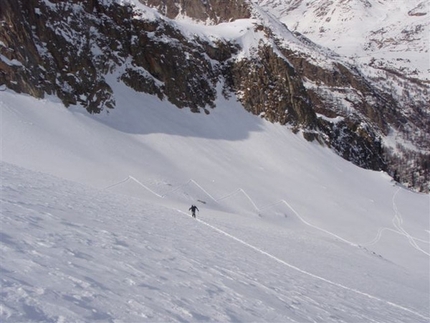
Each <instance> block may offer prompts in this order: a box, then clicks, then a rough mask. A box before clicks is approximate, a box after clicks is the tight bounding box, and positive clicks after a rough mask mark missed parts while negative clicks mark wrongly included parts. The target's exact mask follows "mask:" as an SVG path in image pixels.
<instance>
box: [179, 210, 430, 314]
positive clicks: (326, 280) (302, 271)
mask: <svg viewBox="0 0 430 323" xmlns="http://www.w3.org/2000/svg"><path fill="white" fill-rule="evenodd" d="M177 211H178V212H180V213H182V214H185V215H187V216H189V215H188V214H187V213H185V212H183V211H181V210H177ZM294 212H295V211H294ZM195 220H196V221H198V222H200V223H201V224H204V225H206V226H207V227H209V228H211V229H213V230H215V231H217V232H218V233H221V234H223V235H225V236H227V237H229V238H230V239H233V240H235V241H236V242H239V243H241V244H243V245H244V246H247V247H248V248H251V249H253V250H255V251H257V252H258V253H260V254H262V255H264V256H267V257H269V258H271V259H273V260H275V261H276V262H278V263H280V264H282V265H284V266H287V267H289V268H291V269H293V270H295V271H298V272H300V273H302V274H304V275H307V276H309V277H312V278H315V279H317V280H320V281H323V282H325V283H327V284H330V285H333V286H336V287H338V288H341V289H344V290H347V291H350V292H353V293H356V294H358V295H361V296H365V297H367V298H370V299H372V300H375V301H378V302H382V303H385V304H387V305H390V306H392V307H396V308H398V309H400V310H403V311H405V312H408V313H411V314H414V315H416V316H418V317H420V318H422V319H424V320H430V317H426V316H424V315H422V314H420V313H418V312H415V311H413V310H411V309H409V308H407V307H404V306H401V305H398V304H396V303H393V302H390V301H387V300H384V299H382V298H379V297H376V296H373V295H370V294H368V293H365V292H361V291H359V290H357V289H354V288H350V287H347V286H345V285H342V284H339V283H336V282H333V281H331V280H329V279H326V278H324V277H321V276H318V275H315V274H312V273H310V272H308V271H306V270H303V269H300V268H299V267H296V266H294V265H291V264H290V263H288V262H286V261H284V260H282V259H279V258H278V257H275V256H274V255H272V254H270V253H268V252H266V251H264V250H262V249H259V248H257V247H255V246H253V245H252V244H249V243H247V242H246V241H244V240H242V239H239V238H237V237H235V236H233V235H231V234H229V233H227V232H225V231H223V230H221V229H219V228H217V227H215V226H213V225H211V224H209V223H207V222H205V221H202V220H200V219H197V218H196V219H195Z"/></svg>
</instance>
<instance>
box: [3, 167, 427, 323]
mask: <svg viewBox="0 0 430 323" xmlns="http://www.w3.org/2000/svg"><path fill="white" fill-rule="evenodd" d="M5 174H9V173H8V172H5ZM14 176H15V177H17V176H22V177H26V178H28V173H27V174H26V173H24V174H21V173H17V174H16V175H14ZM4 183H5V186H4V188H5V193H6V194H5V195H4V196H2V205H3V206H4V209H3V210H4V212H5V213H4V220H6V221H5V225H7V227H14V230H18V231H19V232H20V233H19V234H16V235H15V234H13V233H11V234H12V235H13V236H10V235H9V234H7V233H4V234H2V236H1V241H2V243H4V246H2V248H3V247H4V249H3V251H4V250H10V248H11V247H13V248H12V249H14V250H17V253H16V255H17V257H16V259H13V258H9V259H6V260H5V264H4V265H5V268H3V266H2V270H4V271H3V274H4V278H5V279H3V280H2V282H1V286H2V293H3V295H4V300H5V301H6V300H7V301H8V302H9V303H7V304H11V303H10V302H11V298H12V297H13V298H14V299H17V300H19V303H21V304H22V308H23V310H24V312H25V313H23V314H22V315H25V316H24V317H26V318H27V319H28V320H26V321H24V320H19V319H16V318H17V316H14V315H15V314H14V313H15V312H16V310H17V309H16V308H12V307H7V306H5V307H2V308H1V311H0V312H1V313H0V317H3V318H4V319H5V321H6V322H29V321H31V322H51V323H54V322H64V323H66V322H69V321H71V320H70V318H71V317H72V316H71V315H72V314H71V313H69V312H68V311H70V312H76V313H82V314H83V313H85V316H84V319H83V318H82V319H80V320H73V322H91V321H106V322H112V323H114V322H115V323H116V322H124V323H125V322H126V321H123V320H121V319H114V318H115V317H119V316H118V315H119V314H118V311H119V310H120V311H122V312H121V313H122V315H123V318H125V317H127V315H134V317H137V316H140V318H141V321H142V322H161V321H163V322H167V321H171V322H191V321H210V317H209V316H203V315H202V314H201V313H204V310H201V312H198V311H196V310H194V307H193V304H194V303H193V302H190V301H188V298H189V295H188V297H187V293H195V292H198V293H201V292H202V290H203V292H207V293H209V294H211V293H212V294H213V295H217V297H214V299H215V300H218V302H219V301H220V300H219V298H221V299H222V298H223V297H226V296H223V295H230V296H228V297H234V299H230V300H231V302H233V305H235V306H239V308H238V311H243V312H242V313H241V312H239V313H241V315H245V314H244V313H246V311H247V310H248V311H252V312H253V313H252V314H253V315H267V316H266V317H269V318H270V317H272V318H275V320H272V321H273V322H297V323H301V322H304V321H306V322H324V318H325V319H326V320H327V319H329V320H330V321H332V322H335V321H339V322H349V320H344V319H342V318H341V317H342V314H343V315H346V316H347V317H349V318H350V319H351V318H353V317H355V320H356V321H355V322H364V321H366V322H372V321H373V322H382V321H384V320H387V322H389V321H390V322H402V320H401V317H403V318H404V319H407V321H409V320H410V321H411V322H414V321H413V318H412V317H415V318H416V320H415V321H416V322H426V321H428V320H429V319H430V318H429V317H426V316H425V315H423V314H421V313H419V312H417V311H414V310H412V309H410V308H407V307H405V306H401V305H398V304H397V303H394V302H391V301H388V300H385V299H383V298H381V297H376V296H373V295H371V294H369V293H365V292H362V291H359V290H357V289H354V288H350V287H347V286H346V285H344V284H340V283H337V282H336V281H333V280H330V279H326V278H324V277H322V276H320V275H316V274H313V273H311V272H309V271H306V270H303V269H302V268H300V267H297V266H294V265H292V264H291V263H289V262H287V261H284V260H282V259H281V258H279V257H276V256H274V255H273V254H271V253H269V252H266V251H264V250H263V249H262V248H259V247H256V246H255V245H254V244H251V243H248V242H246V241H245V240H243V239H240V238H238V237H237V236H236V235H234V234H230V233H228V232H227V231H225V230H221V229H220V228H218V227H217V226H214V225H211V224H209V223H207V222H205V221H203V220H201V219H198V218H197V219H191V218H190V221H191V222H189V223H187V224H185V223H183V224H181V225H180V226H177V225H178V224H180V223H181V222H183V221H182V220H180V219H178V220H177V221H179V222H178V223H172V224H171V225H170V226H166V225H165V224H164V223H163V222H164V220H165V219H167V218H166V216H167V214H168V213H176V212H177V213H179V214H183V215H185V216H186V217H190V215H189V214H187V213H186V212H183V211H182V210H180V209H174V208H165V207H164V208H163V209H160V210H159V209H158V208H155V207H151V208H150V209H149V210H147V211H146V212H148V211H149V213H148V215H149V217H144V218H142V217H140V216H137V215H136V214H134V215H128V217H127V221H124V220H123V216H124V215H127V212H130V211H136V210H137V208H136V205H137V206H138V207H141V206H144V205H145V204H143V205H140V204H139V203H140V202H133V199H128V198H126V197H125V200H121V199H122V197H118V198H119V201H121V203H124V202H125V203H128V202H129V203H131V204H134V203H135V205H134V206H131V208H129V209H126V210H123V211H125V212H124V213H121V212H120V211H121V207H124V205H122V204H118V203H119V202H118V201H115V197H114V196H112V195H102V194H100V193H101V192H103V190H100V192H98V191H97V190H92V189H91V190H89V189H88V188H86V187H83V186H81V185H78V186H76V187H72V188H69V187H68V186H67V184H66V183H65V182H60V183H57V182H46V183H45V182H42V181H41V180H40V179H39V178H32V177H30V178H29V179H27V182H24V181H16V182H13V181H10V180H9V179H8V180H6V181H5V182H4ZM52 183H54V184H52ZM65 184H66V185H65ZM74 185H77V184H74ZM76 190H78V191H79V192H81V191H82V193H81V194H82V196H80V195H78V194H76V193H77V191H76ZM114 195H115V194H114ZM23 197H26V198H23ZM80 199H84V200H83V201H81V200H80ZM135 200H136V201H138V200H140V199H135ZM142 202H143V200H142ZM99 203H102V204H99ZM74 204H76V205H74ZM103 204H107V206H106V209H104V208H102V207H101V206H100V205H103ZM75 206H76V207H77V208H76V207H75ZM148 206H149V205H148ZM112 207H113V209H112ZM152 208H153V209H152ZM18 209H19V210H18ZM84 210H85V214H82V213H81V212H83V211H84ZM103 211H105V212H106V211H108V212H109V213H108V214H104V213H103ZM159 211H164V212H163V213H166V215H162V214H158V216H157V213H159ZM166 211H167V212H166ZM169 211H171V212H169ZM2 213H3V211H2ZM72 215H77V217H76V218H75V217H74V216H72ZM106 215H107V217H106ZM160 216H161V219H160ZM111 217H112V218H111ZM174 218H175V217H172V218H169V219H171V220H172V219H174ZM157 219H158V220H157ZM152 221H156V222H152ZM194 223H196V224H197V226H195V225H194ZM182 225H186V226H187V230H189V231H190V233H191V232H194V233H193V234H194V235H195V234H198V235H201V236H204V237H207V236H208V239H209V241H224V240H223V239H218V238H216V237H215V236H213V235H210V234H209V233H208V232H205V230H202V229H199V228H198V226H201V225H203V226H206V227H208V228H209V229H210V230H213V231H214V232H216V234H221V235H222V236H225V237H227V238H228V239H230V240H233V241H235V242H236V243H237V244H238V245H242V246H245V247H246V248H248V249H250V250H253V251H254V252H256V253H258V254H259V255H262V256H263V257H267V258H269V259H270V260H272V261H274V262H276V263H278V264H280V265H281V266H285V267H287V268H289V269H291V270H292V271H293V272H297V273H298V274H299V276H304V277H310V278H312V280H316V281H319V282H322V284H323V285H321V286H319V287H318V288H320V289H319V290H315V291H314V292H312V293H310V292H309V290H308V289H307V288H306V287H304V286H302V284H304V283H305V282H307V281H308V280H307V279H303V278H300V277H299V276H297V277H294V276H292V275H291V274H287V272H283V271H282V270H279V269H277V270H275V271H274V273H276V272H279V273H282V275H283V277H284V279H281V280H280V281H279V283H281V281H282V280H284V281H288V280H293V281H292V282H290V283H289V284H285V283H283V285H282V286H280V287H279V288H278V287H277V285H274V282H275V281H273V277H272V278H271V279H272V280H267V281H266V280H261V281H260V280H259V279H261V278H262V277H265V273H261V274H259V275H256V272H253V270H252V269H253V268H252V266H253V265H254V264H256V263H264V264H265V265H264V266H263V267H262V268H266V267H267V268H271V267H272V266H273V265H271V264H270V262H268V263H265V262H262V261H261V260H257V259H255V260H254V261H255V262H252V263H251V264H248V265H247V266H248V267H240V265H236V263H231V262H230V261H231V260H228V259H227V262H223V263H221V262H220V259H213V260H212V262H211V263H209V264H208V263H206V261H207V259H205V258H203V259H201V258H199V256H195V254H194V252H196V250H193V249H192V248H191V249H181V248H179V249H176V250H175V252H172V251H173V250H172V249H171V248H173V247H172V246H169V244H167V245H166V244H165V243H166V242H164V245H163V243H157V242H162V241H168V243H169V242H170V243H172V244H174V243H175V242H180V240H176V239H177V238H178V236H177V235H176V237H173V240H169V239H171V238H172V236H175V235H174V234H173V232H174V231H175V230H177V229H182V230H183V228H184V227H183V226H182ZM51 226H53V227H52V228H51ZM116 226H118V229H120V230H116V229H115V227H116ZM159 226H161V227H166V228H165V230H164V231H163V230H161V231H160V228H161V227H159ZM48 228H50V229H51V230H47V229H48ZM58 229H61V230H60V231H58ZM141 230H143V232H141ZM57 231H58V232H57ZM8 233H9V232H8ZM124 233H126V234H127V235H126V236H124V235H123V234H124ZM209 237H210V238H209ZM194 238H196V236H194ZM146 239H148V241H147V240H146ZM203 241H204V240H200V243H201V242H203ZM135 243H138V244H135ZM208 246H209V245H208ZM208 246H205V245H202V246H198V245H197V246H196V247H197V248H198V249H200V250H206V248H207V247H208ZM220 246H221V247H222V246H226V247H227V246H228V248H231V249H232V250H238V251H239V252H240V253H241V254H242V253H244V252H243V250H241V249H237V248H236V247H235V246H233V245H232V244H229V243H227V242H226V241H224V242H223V243H222V244H221V245H220ZM218 249H219V248H218ZM8 252H10V251H8ZM100 252H101V254H99V253H100ZM207 252H209V254H208V256H209V257H211V256H215V257H223V255H224V253H223V252H219V250H217V249H216V248H215V249H212V250H211V249H209V250H207ZM6 254H7V253H6ZM11 255H14V254H11ZM199 255H200V256H202V255H201V254H199ZM96 257H97V258H96ZM142 257H143V258H142ZM145 257H147V259H145ZM245 257H252V258H256V257H255V256H253V255H252V253H250V254H248V255H245ZM54 258H59V259H58V260H54ZM52 261H54V262H52ZM56 261H58V262H56ZM237 261H239V262H240V261H242V260H241V259H237ZM110 262H112V263H110ZM13 264H18V266H17V267H16V268H15V269H14V271H10V269H11V265H13ZM242 266H243V264H242ZM154 269H158V270H159V271H154ZM260 270H261V269H260ZM28 272H32V273H34V277H27V275H26V273H28ZM175 273H177V274H175ZM99 275H101V276H99ZM166 275H169V276H166ZM176 275H179V276H176ZM203 275H205V276H203ZM272 275H273V273H272ZM190 277H191V278H190ZM207 277H210V278H211V280H208V279H207ZM275 277H276V276H275ZM288 278H289V279H288ZM186 279H189V280H190V281H193V280H197V285H201V286H202V287H200V289H199V290H194V288H197V287H196V286H197V285H196V286H194V285H190V284H191V283H190V282H188V281H187V280H186ZM278 279H279V278H278ZM44 280H45V281H44ZM36 281H37V282H36ZM215 282H216V284H217V285H212V284H215ZM307 283H310V284H314V285H315V283H312V282H307ZM164 284H167V286H168V287H163V286H164ZM325 284H326V285H327V286H324V285H325ZM58 286H61V289H58ZM328 286H332V287H334V289H333V288H329V287H328ZM136 288H138V289H136ZM139 288H140V290H139ZM166 288H167V289H166ZM254 289H255V291H253V290H254ZM179 290H180V293H179V294H177V293H178V291H179ZM336 290H339V292H338V291H336ZM125 291H128V292H125ZM257 291H259V292H258V293H257ZM340 291H344V292H343V293H342V292H340ZM121 293H124V294H123V295H124V296H125V297H129V298H130V299H129V300H127V299H125V300H122V299H121V301H120V300H118V298H117V297H121V295H122V294H121ZM136 293H137V294H136ZM254 293H257V294H258V295H260V294H262V296H259V297H257V296H256V294H254ZM131 295H134V296H131ZM352 295H356V296H352ZM247 296H248V297H250V299H248V298H247ZM330 296H331V297H336V300H337V301H339V300H340V299H349V300H350V301H349V302H346V303H342V302H340V303H339V304H336V305H335V306H333V304H331V303H330V302H328V303H326V302H324V300H323V299H324V297H327V300H328V299H331V298H330ZM260 297H262V298H260ZM266 298H269V299H270V301H269V302H268V303H267V304H260V303H259V302H261V300H262V299H266ZM351 299H352V300H353V301H351ZM366 299H367V300H369V301H370V303H369V301H366ZM112 300H116V301H117V302H118V304H119V305H116V304H115V305H114V306H112V305H113V304H111V303H110V302H112ZM197 300H199V299H197ZM2 302H3V300H2ZM56 302H61V303H59V305H60V304H61V305H60V306H61V307H60V308H61V309H62V310H63V311H64V310H66V308H67V311H66V312H64V313H62V315H57V316H55V317H54V316H53V315H54V314H52V313H58V311H56V310H55V307H56V306H55V304H56ZM64 302H68V303H66V305H67V306H66V307H65V305H64ZM106 302H108V303H106ZM275 302H278V303H280V304H283V307H282V308H284V310H283V312H284V313H279V314H280V315H281V316H270V315H276V307H274V309H275V314H271V311H272V310H273V309H271V306H274V305H273V304H275ZM107 305H110V306H111V307H106V306H107ZM200 305H201V306H205V304H200ZM124 306H127V307H126V308H125V309H124ZM214 306H215V308H216V306H219V303H215V304H212V309H213V307H214ZM361 306H364V309H361ZM366 308H368V309H372V311H371V312H370V313H367V312H366V310H365V309H366ZM390 308H392V310H390ZM278 309H280V308H278ZM360 309H361V311H360ZM289 312H291V315H289V314H288V313H289ZM211 313H212V314H213V315H215V313H214V311H213V310H212V312H211ZM225 313H226V314H225V315H227V316H225V315H224V316H223V315H222V314H218V315H220V316H218V317H212V318H211V319H212V320H215V321H217V322H224V321H231V322H239V321H246V318H245V317H246V316H242V318H240V317H235V314H237V313H234V312H231V313H230V312H229V311H228V310H226V311H225ZM316 313H317V315H318V317H319V319H320V320H318V319H317V317H316V316H314V315H316ZM375 313H378V316H379V319H377V318H375V317H373V315H375ZM400 313H408V315H409V316H404V315H405V314H400ZM310 315H312V316H313V317H314V318H312V317H311V316H310ZM338 315H340V316H338ZM385 315H387V317H386V318H385V317H384V316H385ZM411 315H412V317H411ZM129 317H132V316H129ZM257 317H259V318H260V319H262V316H249V318H250V319H251V318H252V319H253V321H254V320H255V319H256V318H257ZM10 318H12V319H13V318H15V319H16V320H14V321H12V320H10ZM244 318H245V319H244ZM276 318H277V320H276ZM280 319H282V320H281V321H280ZM391 319H392V320H391ZM423 320H424V321H423ZM133 322H137V321H133Z"/></svg>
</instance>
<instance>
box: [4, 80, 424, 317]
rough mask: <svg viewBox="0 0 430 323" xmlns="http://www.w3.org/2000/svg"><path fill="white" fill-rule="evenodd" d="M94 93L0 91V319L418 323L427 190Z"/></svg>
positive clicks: (272, 133)
mask: <svg viewBox="0 0 430 323" xmlns="http://www.w3.org/2000/svg"><path fill="white" fill-rule="evenodd" d="M110 83H111V84H110V85H111V86H112V87H113V88H114V89H115V97H116V100H117V108H116V109H115V110H111V111H109V113H107V112H106V111H104V112H103V113H102V114H100V115H88V114H87V113H86V112H85V110H84V109H83V108H81V107H71V108H69V109H66V108H64V107H63V106H62V105H61V104H60V103H59V101H58V100H57V99H55V98H53V97H47V98H46V99H44V100H36V99H34V98H31V97H29V96H25V95H18V94H16V93H13V92H11V91H2V92H0V108H1V145H2V146H1V147H2V149H1V164H0V165H1V172H0V174H1V184H2V189H1V190H2V191H1V193H2V194H1V227H0V241H1V244H0V246H1V253H0V272H1V277H0V282H1V299H0V320H1V322H13V323H16V322H95V321H100V322H112V323H114V322H115V323H120V322H124V323H130V322H390V323H393V322H402V323H404V322H411V323H412V322H414V323H416V322H429V321H430V305H429V304H430V285H429V284H430V281H429V270H430V268H429V259H430V244H429V234H430V223H429V222H430V220H429V214H430V203H429V202H430V200H429V196H428V195H424V194H417V193H413V192H411V191H409V190H407V189H405V188H403V187H401V186H398V185H396V184H395V183H393V182H392V181H391V179H390V178H389V177H388V176H387V175H386V174H384V173H379V172H372V171H367V170H363V169H360V168H358V167H356V166H354V165H352V164H351V163H348V162H346V161H345V160H343V159H341V158H340V157H338V156H336V155H335V154H334V153H333V152H331V151H330V150H329V149H328V148H326V147H322V146H320V145H319V144H317V143H309V142H307V141H306V140H304V139H303V138H302V136H301V135H300V133H299V134H293V133H292V131H291V130H290V129H288V127H285V126H280V125H277V124H270V123H268V122H266V121H264V120H262V119H260V118H258V117H255V116H252V115H250V114H248V113H247V112H246V111H245V110H243V108H241V107H240V105H239V103H237V102H236V101H235V100H234V98H231V99H230V100H225V99H223V98H221V96H220V98H219V100H218V102H217V108H216V109H214V110H212V111H211V114H210V115H205V114H203V113H202V114H193V113H191V112H189V111H188V110H187V109H183V110H179V109H177V108H175V107H173V106H172V105H171V104H169V103H168V102H165V101H159V100H158V99H156V98H154V97H151V96H149V95H144V94H138V93H136V92H133V91H132V90H130V89H127V88H126V87H125V86H124V85H122V84H120V83H117V82H116V80H115V78H114V77H112V78H111V79H110ZM191 204H196V205H197V206H198V208H199V210H200V212H199V213H198V214H197V219H193V218H191V217H190V214H189V211H188V208H189V207H190V205H191Z"/></svg>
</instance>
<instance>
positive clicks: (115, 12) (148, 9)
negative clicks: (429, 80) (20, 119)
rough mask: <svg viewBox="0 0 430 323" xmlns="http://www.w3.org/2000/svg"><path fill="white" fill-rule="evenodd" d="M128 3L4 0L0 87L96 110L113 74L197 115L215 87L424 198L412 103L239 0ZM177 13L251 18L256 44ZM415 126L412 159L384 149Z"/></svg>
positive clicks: (421, 122)
mask: <svg viewBox="0 0 430 323" xmlns="http://www.w3.org/2000/svg"><path fill="white" fill-rule="evenodd" d="M136 4H137V3H136ZM138 5H139V8H137V7H136V5H134V4H133V2H125V1H123V2H117V1H114V0H92V1H83V0H73V1H71V0H69V1H61V0H51V1H48V0H3V1H2V4H1V9H2V10H1V12H0V14H1V17H0V19H1V30H0V53H1V56H0V57H1V60H0V84H1V85H3V86H6V87H8V88H10V89H12V90H14V91H16V92H23V93H28V94H30V95H33V96H35V97H43V96H44V95H46V94H52V95H56V96H58V97H59V98H60V99H61V100H62V101H63V102H64V104H65V105H66V106H68V105H75V104H79V105H82V106H83V107H85V108H86V109H87V110H88V111H89V112H90V113H98V112H100V111H101V110H103V109H112V108H114V107H115V93H113V91H112V89H111V87H110V86H109V83H108V81H107V75H109V74H111V73H113V72H115V75H118V79H119V80H120V81H122V82H124V83H125V84H126V85H128V86H130V87H132V88H133V89H135V90H136V91H141V92H146V93H150V94H152V95H156V96H158V97H159V98H160V99H163V98H165V99H167V100H169V101H170V102H172V103H173V104H174V105H176V106H177V107H178V108H190V109H191V110H192V111H194V112H201V111H204V112H205V113H207V114H209V113H210V110H211V109H213V108H216V107H215V104H214V101H215V99H216V95H217V90H216V88H217V84H223V85H224V89H223V94H224V95H226V96H231V95H235V96H236V97H237V99H238V100H240V102H241V103H242V104H243V106H244V108H245V109H247V110H248V111H250V112H251V113H253V114H255V115H259V116H261V117H264V118H266V119H268V120H270V121H271V122H279V123H281V124H287V125H290V126H292V127H293V130H294V131H299V130H300V131H301V132H302V133H303V134H304V136H305V137H306V138H307V139H309V140H318V141H319V142H321V143H323V144H326V145H328V146H330V147H332V149H334V150H335V151H336V152H337V153H339V154H340V155H341V156H343V157H344V158H346V159H348V160H351V161H352V162H354V163H355V164H357V165H359V166H362V167H366V168H371V169H375V170H385V171H388V172H389V173H390V174H392V175H393V176H394V177H395V178H396V179H397V180H400V181H404V182H408V183H409V184H410V185H413V186H415V187H416V188H418V189H420V190H426V185H427V184H428V181H429V162H428V154H427V155H426V154H425V151H426V150H425V149H427V151H428V145H429V142H430V141H426V139H425V138H428V133H429V132H428V128H426V127H427V126H426V125H428V124H429V120H430V118H429V114H428V110H426V109H425V108H423V107H422V106H421V107H420V106H419V105H417V104H415V105H413V106H414V108H413V109H412V110H411V111H413V113H411V115H405V113H403V112H402V111H404V110H402V108H403V106H402V105H401V103H399V102H400V101H399V100H398V98H397V97H396V95H393V93H392V92H390V91H387V90H386V89H384V87H383V86H380V87H378V86H375V85H374V84H373V83H372V82H371V80H369V78H368V77H366V76H364V74H363V73H362V72H361V71H360V70H359V69H357V67H355V66H353V65H351V64H350V63H349V62H348V61H345V60H343V59H341V58H340V57H339V56H338V55H335V54H333V53H332V52H330V51H327V50H326V49H324V48H321V47H319V46H317V45H315V44H313V43H312V42H310V41H309V40H308V39H306V38H305V37H303V36H302V35H300V34H295V35H293V34H292V33H291V32H289V30H288V29H287V28H286V27H285V26H283V25H282V24H279V23H276V22H274V21H272V20H271V19H272V18H271V17H267V16H265V14H264V12H263V11H261V10H259V9H258V8H257V7H255V5H253V4H251V3H249V2H247V1H244V0H237V1H228V5H227V3H226V2H225V1H222V0H205V1H203V0H188V1H185V0H181V1H169V0H167V1H160V0H141V1H140V3H139V4H138ZM155 9H157V11H155ZM184 16H187V17H189V18H191V19H193V20H195V21H200V23H201V22H202V21H203V22H205V23H206V24H209V25H216V24H218V23H219V22H229V21H234V20H236V19H246V18H250V17H252V21H250V23H249V25H248V27H247V28H246V30H245V31H244V33H243V35H246V37H251V38H253V39H254V40H255V39H256V40H257V41H255V43H254V44H253V45H245V42H244V41H240V40H235V39H230V38H226V37H221V36H217V37H204V36H202V35H199V34H194V35H193V36H192V37H190V36H189V33H187V32H184V30H182V29H181V28H180V27H179V26H178V25H177V24H176V23H174V21H173V20H171V18H176V17H184ZM169 17H170V18H169ZM244 37H245V36H244ZM246 46H248V47H247V48H245V47H246ZM417 82H418V83H419V81H417ZM408 84H409V83H408ZM415 85H416V84H415ZM415 85H414V86H415ZM420 86H421V85H420V84H418V88H420V89H421V90H422V92H423V93H424V92H426V89H427V88H426V87H425V86H424V85H423V86H421V87H420ZM405 87H407V85H405ZM414 88H415V87H414ZM403 95H406V94H403ZM423 95H424V97H425V95H427V96H428V93H427V92H426V93H424V94H423ZM414 109H415V110H414ZM416 114H419V117H418V116H417V115H416ZM411 125H413V126H411ZM417 128H418V129H422V132H420V134H421V136H422V137H423V138H421V141H419V140H417V138H415V137H414V136H413V135H411V136H410V137H411V140H414V141H415V142H421V143H422V147H421V148H424V149H421V150H419V149H418V150H413V155H412V153H411V151H410V150H405V151H402V154H398V153H397V152H398V151H399V149H397V150H396V153H393V152H392V151H390V149H388V148H387V147H384V141H383V138H384V137H386V136H387V135H389V134H390V133H391V132H392V131H393V129H394V130H395V131H398V132H400V133H403V132H404V131H405V129H409V130H410V129H417ZM414 133H415V132H414ZM423 142H424V144H423ZM422 151H424V153H423V152H422ZM407 162H410V163H411V164H410V165H407V164H406V163H407ZM399 165H400V166H399ZM412 167H414V170H413V171H412Z"/></svg>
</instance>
